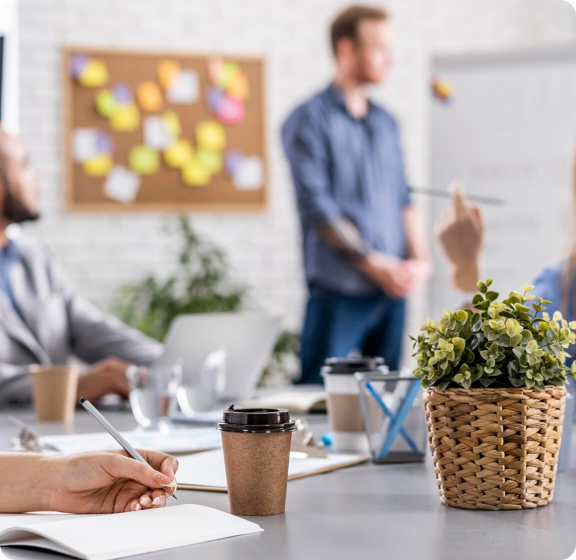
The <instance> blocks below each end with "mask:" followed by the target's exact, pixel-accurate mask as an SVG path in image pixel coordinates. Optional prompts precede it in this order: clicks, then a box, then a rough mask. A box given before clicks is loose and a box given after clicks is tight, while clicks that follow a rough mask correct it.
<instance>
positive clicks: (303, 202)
mask: <svg viewBox="0 0 576 560" xmlns="http://www.w3.org/2000/svg"><path fill="white" fill-rule="evenodd" d="M324 134H325V133H324V131H323V130H322V127H321V124H320V118H319V116H318V115H315V114H313V113H312V111H309V110H307V109H306V108H301V109H299V110H297V111H296V112H295V113H294V114H293V115H292V116H291V117H290V118H289V119H288V120H287V121H286V123H285V124H284V127H283V129H282V141H283V145H284V151H285V153H286V157H287V159H288V162H289V164H290V170H291V172H292V179H293V181H294V186H295V189H296V197H297V198H298V208H299V211H300V214H301V218H302V221H303V222H305V223H307V224H309V225H311V226H313V227H316V226H318V225H320V224H323V223H326V222H328V221H330V219H331V218H333V217H334V216H338V215H341V214H342V210H341V209H340V207H339V206H338V204H337V202H336V201H335V199H334V197H333V196H332V194H331V179H330V161H329V155H328V145H327V142H326V139H325V137H324Z"/></svg>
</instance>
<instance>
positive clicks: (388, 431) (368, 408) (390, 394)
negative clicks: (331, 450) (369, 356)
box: [355, 370, 428, 463]
mask: <svg viewBox="0 0 576 560" xmlns="http://www.w3.org/2000/svg"><path fill="white" fill-rule="evenodd" d="M355 377H356V381H357V382H358V387H359V392H360V405H361V407H362V415H363V418H364V428H365V430H366V435H367V436H368V441H369V443H370V452H371V455H372V460H373V461H374V462H375V463H412V462H421V461H424V457H425V450H426V445H427V443H428V438H427V434H426V422H425V420H424V411H423V405H422V390H421V385H420V380H419V379H417V378H416V377H414V376H413V375H412V372H411V371H410V370H402V371H400V372H389V373H380V372H358V373H356V374H355Z"/></svg>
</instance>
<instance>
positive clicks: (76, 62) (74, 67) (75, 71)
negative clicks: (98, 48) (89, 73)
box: [70, 53, 89, 80]
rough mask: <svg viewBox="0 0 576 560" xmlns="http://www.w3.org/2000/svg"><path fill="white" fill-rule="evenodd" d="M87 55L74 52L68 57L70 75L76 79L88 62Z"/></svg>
mask: <svg viewBox="0 0 576 560" xmlns="http://www.w3.org/2000/svg"><path fill="white" fill-rule="evenodd" d="M88 60H89V57H88V55H87V54H85V53H74V54H73V55H72V57H71V58H70V75H71V76H72V77H73V78H74V79H75V80H77V79H78V78H79V77H80V74H82V72H84V69H85V68H86V65H87V64H88Z"/></svg>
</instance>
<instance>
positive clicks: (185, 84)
mask: <svg viewBox="0 0 576 560" xmlns="http://www.w3.org/2000/svg"><path fill="white" fill-rule="evenodd" d="M166 97H168V100H169V101H170V102H171V103H195V102H196V101H198V97H200V80H199V78H198V74H197V73H196V72H194V70H182V71H181V72H180V73H179V74H178V75H177V76H176V78H175V79H174V80H173V81H172V83H171V84H170V86H168V89H167V90H166Z"/></svg>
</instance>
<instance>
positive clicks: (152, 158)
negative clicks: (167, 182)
mask: <svg viewBox="0 0 576 560" xmlns="http://www.w3.org/2000/svg"><path fill="white" fill-rule="evenodd" d="M128 160H129V163H130V167H131V168H132V171H135V172H136V173H138V174H140V175H153V174H154V173H156V171H158V167H159V166H160V158H159V157H158V152H157V151H155V150H153V149H152V148H149V147H148V146H144V145H141V146H135V147H134V148H132V149H131V150H130V156H129V157H128Z"/></svg>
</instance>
